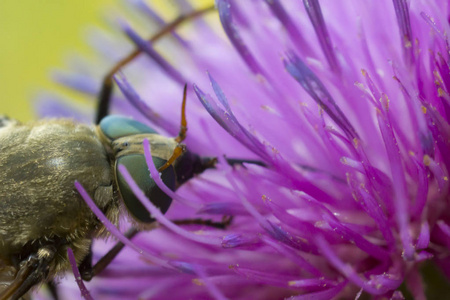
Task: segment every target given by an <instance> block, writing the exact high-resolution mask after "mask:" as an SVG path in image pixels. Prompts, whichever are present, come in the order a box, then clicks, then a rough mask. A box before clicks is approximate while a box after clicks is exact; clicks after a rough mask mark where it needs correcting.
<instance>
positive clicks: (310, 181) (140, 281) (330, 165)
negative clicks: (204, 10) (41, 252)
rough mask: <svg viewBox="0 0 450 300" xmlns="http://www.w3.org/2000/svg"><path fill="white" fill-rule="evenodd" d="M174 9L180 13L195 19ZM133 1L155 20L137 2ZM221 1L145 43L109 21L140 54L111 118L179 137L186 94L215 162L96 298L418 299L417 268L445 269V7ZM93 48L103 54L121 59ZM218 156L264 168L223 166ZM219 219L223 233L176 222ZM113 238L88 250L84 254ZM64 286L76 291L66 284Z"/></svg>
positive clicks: (100, 282)
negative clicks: (226, 222) (228, 219)
mask: <svg viewBox="0 0 450 300" xmlns="http://www.w3.org/2000/svg"><path fill="white" fill-rule="evenodd" d="M178 2H179V4H180V5H179V9H180V11H179V13H180V14H181V13H185V12H187V11H191V10H192V8H191V7H189V5H187V4H186V2H185V1H182V0H180V1H178ZM129 4H130V6H131V7H133V8H135V9H136V10H138V11H139V13H140V14H141V15H140V17H142V16H144V17H147V18H148V19H149V23H152V24H153V25H154V24H157V25H159V26H162V25H163V24H164V21H163V19H162V18H161V17H160V16H159V15H158V14H157V13H156V12H155V11H154V10H153V9H151V8H150V7H148V6H146V5H145V4H144V3H143V2H141V1H132V2H130V3H129ZM216 8H217V10H218V13H217V12H214V13H211V14H208V15H207V16H206V17H205V18H204V19H196V20H192V21H191V22H190V26H189V28H185V27H182V28H180V29H179V30H177V32H176V33H175V32H174V33H172V35H171V36H168V37H167V38H166V39H165V40H164V42H161V43H158V44H155V45H152V44H149V43H146V42H145V41H144V40H143V37H142V35H140V34H138V31H137V28H135V27H134V26H132V25H128V24H127V23H126V21H123V20H121V21H120V22H119V23H120V26H121V28H122V29H123V31H124V33H125V34H126V35H127V36H128V37H129V38H130V39H131V41H132V42H133V43H134V44H135V45H136V46H137V47H139V48H141V49H142V51H143V53H144V54H143V55H141V57H139V58H137V59H136V60H135V61H134V62H133V63H131V64H130V66H129V67H126V68H124V70H122V71H123V74H116V75H117V76H116V78H115V80H116V83H117V85H118V87H119V89H120V90H121V92H122V94H123V95H124V96H121V95H119V93H118V92H116V93H115V95H114V110H115V111H114V112H115V113H120V114H124V115H132V116H134V117H135V118H136V119H138V120H140V121H143V122H147V123H149V122H150V123H151V125H152V126H154V127H156V128H159V129H160V132H162V133H165V134H168V135H173V136H174V135H176V134H177V130H178V127H179V121H178V120H179V110H180V109H179V107H180V106H181V104H180V103H181V91H182V86H183V85H184V83H188V87H189V90H188V108H187V118H188V127H189V131H188V136H187V139H186V141H185V142H186V145H187V147H188V148H189V150H190V151H192V152H195V153H197V154H199V155H202V156H215V157H218V159H219V162H218V164H217V167H216V169H211V170H207V171H206V172H204V173H202V174H201V175H200V176H198V177H196V178H194V179H192V180H189V181H188V182H187V183H185V184H184V185H182V186H181V187H180V188H179V189H178V190H177V191H176V194H175V195H174V203H173V204H172V207H171V208H170V209H169V211H168V213H167V214H166V215H165V216H162V215H161V216H159V214H157V212H155V211H152V215H153V216H154V217H156V215H158V216H157V217H156V218H157V220H158V221H159V223H160V224H161V226H160V228H158V229H156V230H153V231H149V232H141V233H139V234H138V235H137V236H136V237H135V238H134V239H133V241H132V242H133V243H134V246H133V247H137V248H135V249H142V252H143V253H146V254H144V255H140V254H139V251H136V250H133V247H126V248H125V249H124V250H123V251H122V253H121V254H120V255H119V256H118V257H117V259H116V260H114V261H113V263H112V264H111V265H110V266H109V267H108V268H107V269H106V270H105V271H104V272H103V273H101V274H99V275H98V276H97V277H96V278H94V279H93V281H92V282H90V283H86V286H87V289H88V290H89V292H90V294H91V295H92V297H93V298H94V299H136V298H140V299H150V298H151V299H188V298H191V299H210V298H214V299H281V298H284V297H286V298H288V297H290V298H289V299H332V298H341V299H354V298H358V297H359V296H361V295H362V294H364V293H365V294H370V295H374V296H375V297H379V298H381V297H385V298H391V299H403V298H402V297H406V296H408V295H410V296H412V297H413V298H414V299H425V298H426V293H429V291H427V290H426V283H425V281H426V279H427V278H426V277H427V276H429V275H424V274H425V273H424V272H423V269H422V266H424V265H427V263H428V262H430V261H433V262H435V263H436V264H437V265H439V267H440V269H439V272H443V273H444V274H445V275H446V276H450V259H449V257H450V256H449V254H450V214H449V208H450V207H449V201H450V199H449V198H450V197H449V183H448V171H449V168H450V156H449V155H448V154H449V153H450V124H449V116H450V94H449V93H450V71H449V70H450V57H449V50H450V48H449V40H448V34H449V33H450V28H449V21H450V7H449V4H448V2H447V1H443V0H437V1H423V0H422V1H420V0H417V1H411V2H409V1H407V0H393V1H373V2H367V1H347V2H346V3H345V4H343V3H342V2H341V1H330V0H328V1H326V0H322V1H320V2H319V1H318V0H304V1H303V3H301V1H288V0H286V1H279V0H266V1H262V0H261V1H232V0H216ZM127 20H129V21H130V22H131V21H132V20H133V19H131V18H130V19H127ZM139 20H141V19H139ZM141 21H142V20H141ZM220 26H221V28H220ZM96 38H97V39H96V40H95V41H94V46H95V47H96V48H97V50H98V51H99V52H100V53H101V54H102V55H103V57H104V58H106V60H107V61H115V60H117V57H120V55H122V54H124V53H126V51H128V49H122V48H121V46H119V47H118V48H114V47H112V46H113V44H114V45H115V42H111V41H108V40H107V39H105V38H104V37H102V36H101V35H97V36H96ZM116 49H117V52H116ZM125 50H126V51H125ZM110 64H113V63H112V62H110ZM77 69H78V70H77V73H76V74H67V73H59V74H57V76H56V78H57V80H58V81H60V82H61V83H63V84H65V85H67V86H70V87H73V88H76V89H78V90H79V91H81V92H84V93H86V94H88V95H95V94H96V93H97V92H98V79H94V78H97V75H98V74H95V72H94V71H93V70H91V69H90V68H89V67H87V68H83V67H82V66H81V65H78V66H77ZM124 97H126V98H127V99H128V100H127V101H125V100H124V99H123V98H124ZM198 100H199V101H198ZM42 101H43V102H41V104H42V103H46V104H49V103H52V101H54V100H50V99H48V98H45V99H42ZM130 103H131V104H132V105H130ZM43 107H45V111H43V113H44V114H46V115H48V113H50V114H52V115H55V114H56V115H58V114H59V113H58V111H59V110H61V114H67V107H65V106H59V107H60V108H54V107H52V108H51V109H49V107H50V106H48V105H47V106H43ZM80 115H82V114H80ZM77 116H78V115H77ZM211 117H212V118H211ZM79 118H82V117H79ZM147 118H148V120H147ZM147 148H148V145H147ZM146 151H147V152H149V151H150V149H147V150H146ZM147 155H149V153H147ZM224 155H225V156H226V157H227V158H237V159H246V160H257V161H260V162H262V163H264V164H265V165H266V167H262V166H259V165H255V164H250V163H244V164H243V165H242V166H234V167H231V166H229V165H228V164H227V163H226V161H225V160H224V159H223V157H224ZM149 162H151V160H149ZM149 168H150V170H151V171H152V172H151V173H152V174H153V178H155V181H157V180H156V177H157V176H158V175H157V174H156V169H155V167H154V166H153V165H152V163H150V164H149ZM122 174H123V175H124V177H126V178H128V182H129V184H130V186H132V180H131V179H130V178H129V177H128V175H127V174H128V173H127V171H126V170H123V172H122ZM131 177H132V174H131ZM157 182H158V181H157ZM159 184H160V183H159ZM133 190H134V192H135V193H136V195H139V194H140V191H139V190H138V189H137V188H136V187H135V188H134V189H133ZM146 203H149V202H146ZM152 209H153V208H150V210H152ZM226 215H230V216H234V219H233V221H232V223H231V225H230V226H229V227H227V228H226V229H225V230H219V229H214V228H209V227H207V226H183V227H179V226H176V225H174V224H173V223H171V221H170V220H176V219H186V218H193V217H201V218H204V219H213V220H216V221H217V220H220V219H221V218H222V217H223V216H226ZM112 244H113V241H109V242H108V243H105V242H104V241H95V243H94V260H95V259H98V258H100V257H101V256H102V255H103V254H104V253H106V252H107V250H108V249H109V248H110V247H111V245H112ZM153 257H154V258H155V259H153ZM436 270H438V269H436ZM436 272H438V271H436ZM424 280H425V281H424ZM59 287H60V288H59V291H60V293H61V294H62V293H67V294H71V295H72V296H73V297H74V296H77V295H80V291H79V290H78V288H77V287H76V283H75V281H74V280H73V278H72V279H71V278H68V279H66V280H64V281H63V282H62V283H61V284H60V286H59ZM447 291H448V290H447ZM72 296H71V297H72Z"/></svg>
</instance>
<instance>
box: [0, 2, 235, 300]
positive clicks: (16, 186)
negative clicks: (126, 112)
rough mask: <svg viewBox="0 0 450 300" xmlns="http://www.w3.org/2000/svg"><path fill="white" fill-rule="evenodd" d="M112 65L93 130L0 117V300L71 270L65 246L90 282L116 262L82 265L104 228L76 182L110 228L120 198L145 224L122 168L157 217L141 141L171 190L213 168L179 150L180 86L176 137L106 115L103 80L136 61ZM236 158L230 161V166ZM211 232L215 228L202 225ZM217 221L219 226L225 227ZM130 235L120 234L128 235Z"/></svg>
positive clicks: (158, 198)
mask: <svg viewBox="0 0 450 300" xmlns="http://www.w3.org/2000/svg"><path fill="white" fill-rule="evenodd" d="M211 10H213V7H209V8H206V9H203V10H198V11H194V12H192V13H190V14H187V15H184V16H181V17H179V18H178V19H176V20H175V21H173V22H172V23H170V24H168V25H167V26H166V27H165V28H163V29H162V30H161V31H160V32H159V33H158V34H156V35H155V36H154V37H152V39H151V41H156V40H157V39H159V38H160V37H161V36H163V35H164V34H165V33H168V32H170V31H172V30H173V29H174V28H176V27H177V26H179V25H180V24H181V23H182V22H184V21H186V20H189V19H192V18H195V17H197V16H200V15H201V14H204V13H206V12H208V11H211ZM139 52H140V51H139V50H136V51H135V52H133V53H132V54H131V55H130V56H128V57H127V58H125V59H124V60H123V61H121V62H119V63H118V64H117V65H116V66H115V67H114V68H113V70H112V71H111V72H110V73H108V75H107V76H106V77H105V81H104V85H103V87H102V90H101V93H100V100H99V107H98V113H97V124H98V125H97V126H96V127H90V126H87V125H84V124H77V123H75V122H73V121H70V120H43V121H38V122H33V123H27V124H21V123H19V122H17V121H15V120H10V119H7V118H1V119H0V168H1V170H2V172H1V173H0V181H1V182H2V184H1V186H0V196H1V198H0V299H1V300H3V299H19V298H21V297H22V296H24V295H25V294H26V293H27V292H28V291H29V290H30V288H32V287H34V286H35V285H37V284H39V283H42V282H49V281H51V280H52V279H53V278H54V277H55V276H57V275H59V274H61V273H62V272H64V271H66V270H68V269H69V268H70V266H69V263H68V260H67V248H68V247H70V248H71V249H72V250H73V252H74V255H75V257H76V260H77V263H78V265H79V268H80V270H81V272H82V274H83V278H84V279H87V280H89V279H90V278H91V277H92V276H95V275H96V274H97V273H99V272H100V271H101V270H103V269H104V268H105V267H106V266H107V265H108V264H109V262H111V260H112V259H113V258H114V257H115V256H116V255H117V253H118V252H119V251H120V249H121V247H123V244H121V243H118V244H117V245H116V247H114V248H113V249H112V250H111V251H110V252H109V253H108V254H106V255H105V257H104V258H103V259H101V260H100V261H99V262H98V263H97V264H96V265H95V266H92V264H91V252H90V246H91V243H92V239H94V238H98V237H103V236H105V235H106V232H105V231H106V230H105V228H104V227H103V226H102V225H101V223H100V222H99V220H98V219H97V218H96V217H95V215H94V214H93V212H92V211H91V210H90V209H89V208H88V207H87V205H86V204H85V203H84V201H83V200H82V198H81V196H80V195H79V194H78V193H77V191H76V190H75V189H74V182H75V181H76V180H77V181H79V182H80V183H81V184H82V185H83V187H84V188H85V189H86V190H87V191H88V193H89V194H90V195H91V196H92V197H93V199H94V201H95V203H96V204H97V206H98V207H99V208H100V209H101V210H102V211H103V212H104V213H105V215H106V216H107V217H108V219H110V220H111V221H113V222H117V220H118V217H119V211H120V210H119V206H120V203H121V201H123V204H124V206H125V207H126V210H127V211H128V214H129V215H130V216H131V217H132V218H134V219H135V220H136V221H137V222H139V223H146V224H149V223H152V222H154V219H152V218H151V216H150V214H149V213H148V212H147V211H146V210H145V209H144V208H143V206H142V204H141V203H140V202H139V201H138V200H137V199H136V197H135V196H134V194H133V193H132V192H131V190H130V189H129V187H128V186H127V184H126V183H125V182H124V180H123V179H122V178H121V176H120V174H119V173H118V172H117V170H116V168H117V165H118V164H124V165H125V166H126V167H127V168H128V169H129V170H130V171H131V172H132V173H137V174H138V176H136V180H137V183H138V185H139V186H140V187H141V189H142V190H144V191H145V193H146V195H147V196H148V197H149V198H150V199H151V200H152V202H153V204H155V206H157V207H159V208H160V209H161V211H162V212H166V211H167V210H168V208H169V206H170V203H171V201H172V200H171V198H170V197H169V196H167V195H166V194H164V193H163V192H162V191H161V190H160V189H159V188H158V187H157V186H156V185H155V183H154V182H153V180H151V179H150V177H149V171H148V169H147V167H146V163H145V161H144V156H143V150H142V141H143V139H144V138H147V139H148V140H149V141H150V144H151V147H152V155H153V157H152V158H153V161H154V163H155V165H156V167H157V168H159V171H160V172H162V179H163V182H164V183H165V184H166V185H167V186H168V187H170V188H171V189H172V190H175V189H176V188H177V187H178V186H179V185H181V184H183V183H185V182H186V181H187V180H189V179H190V178H192V177H193V176H194V175H195V174H198V173H201V172H203V171H204V170H205V169H207V168H211V167H213V166H214V161H215V160H214V159H211V158H201V157H199V156H198V155H196V154H193V153H191V152H189V151H187V150H186V148H185V146H184V145H183V144H182V142H183V140H184V138H185V135H186V130H187V124H186V117H185V104H186V86H185V89H184V94H183V105H182V118H181V126H180V127H181V128H180V133H179V135H178V136H177V137H175V138H167V137H163V136H160V135H158V134H157V133H156V132H155V131H154V130H153V129H152V128H150V127H148V126H147V125H144V124H142V123H140V122H137V121H135V120H132V119H128V118H124V117H120V116H107V114H108V108H109V102H110V101H109V100H110V96H111V93H112V87H113V85H112V75H113V74H114V73H115V72H116V71H117V70H118V69H120V68H121V67H122V66H124V65H125V64H127V63H128V62H129V61H131V60H132V59H133V58H134V57H136V56H137V55H138V54H139ZM235 162H236V163H239V162H241V161H239V160H235V161H233V160H230V163H235ZM192 222H194V223H195V222H197V223H202V224H206V225H211V226H217V227H220V226H224V225H225V224H224V223H214V222H211V221H205V222H202V221H201V220H194V221H192ZM225 223H226V222H225ZM136 233H137V230H136V229H133V230H131V231H130V232H129V233H128V236H129V237H132V236H133V235H134V234H136Z"/></svg>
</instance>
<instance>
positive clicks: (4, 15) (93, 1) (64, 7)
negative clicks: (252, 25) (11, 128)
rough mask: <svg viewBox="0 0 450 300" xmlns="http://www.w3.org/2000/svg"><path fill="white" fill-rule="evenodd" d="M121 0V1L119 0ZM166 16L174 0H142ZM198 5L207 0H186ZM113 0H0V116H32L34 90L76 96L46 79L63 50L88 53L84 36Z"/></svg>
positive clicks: (102, 24) (60, 66)
mask: <svg viewBox="0 0 450 300" xmlns="http://www.w3.org/2000/svg"><path fill="white" fill-rule="evenodd" d="M123 1H127V0H123ZM148 1H150V2H151V3H152V5H153V6H154V7H155V6H157V7H158V8H159V9H158V10H159V11H160V12H164V13H165V14H168V16H164V17H165V18H167V19H168V20H170V19H173V18H175V16H173V11H172V10H171V9H173V5H174V2H176V1H167V0H148ZM191 3H192V4H193V5H194V6H195V7H197V8H199V7H205V6H207V5H211V4H213V1H212V0H192V1H191ZM118 4H120V1H119V0H76V1H74V0H46V1H36V0H0V97H1V98H0V115H1V114H6V115H8V116H9V117H11V118H15V119H18V120H21V121H26V120H30V119H32V118H35V117H36V116H35V115H34V112H33V108H32V105H31V101H32V99H33V97H35V96H36V94H37V93H38V92H39V91H43V90H48V91H58V92H63V93H64V94H66V95H67V94H69V95H72V96H75V97H77V96H78V99H79V94H78V95H77V94H75V93H72V94H70V93H69V92H68V89H66V88H63V87H61V86H59V85H58V84H56V83H54V82H52V81H51V79H50V72H51V71H52V70H55V69H67V66H66V64H65V61H66V60H67V57H68V56H69V54H74V53H77V54H81V55H87V56H90V55H93V51H92V50H91V49H90V48H89V47H88V45H87V42H86V35H87V32H88V29H90V28H92V26H100V27H102V28H104V29H110V27H109V26H108V25H107V24H106V22H105V21H104V17H105V14H106V13H107V12H108V11H109V10H110V9H111V8H113V7H116V8H117V7H118V6H119V7H120V5H118Z"/></svg>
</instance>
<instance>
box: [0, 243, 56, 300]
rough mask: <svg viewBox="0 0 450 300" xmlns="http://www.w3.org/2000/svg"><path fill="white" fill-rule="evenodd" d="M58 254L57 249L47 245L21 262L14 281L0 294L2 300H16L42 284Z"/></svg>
mask: <svg viewBox="0 0 450 300" xmlns="http://www.w3.org/2000/svg"><path fill="white" fill-rule="evenodd" d="M56 252H57V249H56V247H54V246H52V245H46V246H43V247H41V248H39V249H38V250H37V251H36V252H35V253H33V254H31V255H29V256H28V258H27V259H25V260H23V261H22V262H20V265H19V272H18V273H17V275H16V278H15V279H14V281H13V282H12V283H11V284H10V285H9V286H8V288H6V289H5V290H4V291H3V292H2V293H1V294H0V300H7V299H11V300H16V299H19V298H20V297H22V296H23V295H25V294H26V293H27V292H28V291H29V289H30V288H31V287H33V286H34V285H36V284H38V283H39V282H42V281H43V280H44V279H45V278H46V277H47V275H48V271H49V264H50V262H51V261H52V260H53V259H54V257H55V254H56Z"/></svg>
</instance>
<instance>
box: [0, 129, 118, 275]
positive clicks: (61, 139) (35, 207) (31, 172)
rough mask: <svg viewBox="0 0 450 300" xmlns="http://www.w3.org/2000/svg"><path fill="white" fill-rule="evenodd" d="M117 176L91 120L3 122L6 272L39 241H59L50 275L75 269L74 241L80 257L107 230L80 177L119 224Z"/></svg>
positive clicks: (0, 194) (1, 200) (0, 153)
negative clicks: (70, 259) (86, 197)
mask: <svg viewBox="0 0 450 300" xmlns="http://www.w3.org/2000/svg"><path fill="white" fill-rule="evenodd" d="M113 176H114V175H113V170H112V167H111V162H110V158H109V157H108V154H107V151H106V150H105V147H104V145H103V144H102V143H101V141H100V140H99V138H98V137H97V135H96V133H95V131H94V129H92V128H90V127H88V126H85V125H80V124H76V123H74V122H72V121H68V120H46V121H42V122H35V123H27V124H19V123H17V122H14V121H13V122H10V123H8V124H5V126H3V127H1V128H0V272H1V269H2V268H5V267H7V266H11V265H13V264H14V259H15V258H17V257H19V256H22V255H23V253H22V252H23V251H24V250H23V249H24V248H25V246H26V247H30V245H33V244H36V243H38V242H39V243H46V242H48V241H50V243H51V241H56V240H57V241H58V245H57V255H56V257H55V259H54V261H53V263H52V264H51V265H50V272H49V276H48V278H49V279H50V278H52V277H54V276H55V275H56V274H58V273H59V272H61V271H63V270H66V269H68V268H69V264H68V262H67V252H66V251H67V248H68V247H71V248H72V250H73V251H74V254H75V257H76V258H77V261H78V262H80V261H81V260H82V259H83V258H84V257H85V256H86V254H87V253H88V250H89V245H90V243H91V240H92V238H95V237H97V236H99V235H100V234H101V233H102V232H103V229H104V228H103V226H102V225H101V224H100V223H99V221H98V220H97V218H96V217H95V216H94V214H93V213H92V211H91V210H90V209H89V208H88V207H87V205H86V204H85V202H84V200H83V199H82V198H81V196H80V195H79V194H78V192H77V191H76V189H75V187H74V182H75V180H78V181H79V182H80V183H81V184H82V185H83V187H84V188H85V189H86V191H87V192H88V193H89V194H90V195H91V197H93V199H94V201H95V202H96V204H97V206H98V207H99V208H100V209H101V210H102V211H103V212H105V213H106V215H107V216H108V217H109V218H110V220H112V221H113V222H115V220H116V219H117V216H116V215H115V214H116V213H117V214H118V204H117V199H116V197H115V196H114V194H115V192H114V190H115V188H114V187H113ZM61 241H62V242H61ZM31 248H32V247H31ZM16 267H17V266H16Z"/></svg>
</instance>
